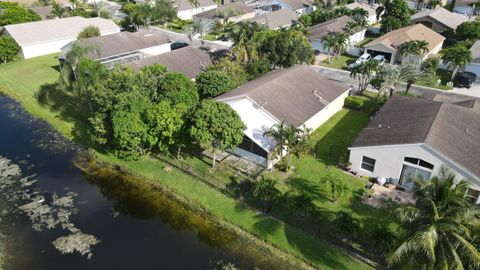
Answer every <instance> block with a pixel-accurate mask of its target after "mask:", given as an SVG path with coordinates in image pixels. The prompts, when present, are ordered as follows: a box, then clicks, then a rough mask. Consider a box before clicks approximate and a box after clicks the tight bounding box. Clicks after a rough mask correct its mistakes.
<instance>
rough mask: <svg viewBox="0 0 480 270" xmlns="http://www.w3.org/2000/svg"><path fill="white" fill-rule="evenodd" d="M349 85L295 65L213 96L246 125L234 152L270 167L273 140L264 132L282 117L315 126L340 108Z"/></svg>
mask: <svg viewBox="0 0 480 270" xmlns="http://www.w3.org/2000/svg"><path fill="white" fill-rule="evenodd" d="M348 93H349V89H348V87H347V86H346V85H344V84H341V83H339V82H335V81H332V80H329V79H327V78H326V77H324V76H322V75H321V74H320V73H318V72H316V71H315V70H314V69H313V68H312V67H311V66H308V65H297V66H294V67H292V68H288V69H281V70H275V71H272V72H269V73H267V74H266V75H264V76H262V77H260V78H257V79H255V80H252V81H249V82H247V83H246V84H244V85H242V86H240V87H238V88H236V89H234V90H232V91H230V92H228V93H225V94H223V95H221V96H219V97H217V98H216V100H217V101H220V102H224V103H226V104H228V105H229V106H230V107H232V108H233V109H234V110H235V111H236V112H237V113H238V114H239V115H240V118H241V119H242V121H243V122H244V123H245V125H246V127H247V128H246V130H245V131H244V139H243V142H242V143H241V144H240V145H239V146H238V147H237V149H235V151H234V153H235V154H237V155H239V156H242V157H245V158H247V159H250V160H252V161H254V162H257V163H259V164H262V165H263V166H265V167H267V168H271V167H272V166H273V165H274V164H275V162H276V161H278V160H277V159H275V157H274V155H273V154H272V152H273V150H274V148H275V146H276V145H277V143H276V141H275V140H274V139H273V138H271V137H267V136H264V133H265V132H266V131H268V130H270V129H271V128H272V127H274V126H275V125H276V124H279V123H281V122H282V121H285V123H286V124H288V125H291V126H293V127H296V128H303V127H306V128H309V129H311V130H315V129H316V128H318V127H319V126H320V125H322V124H323V123H324V122H325V121H327V120H328V119H329V118H330V117H332V116H333V115H334V114H335V113H337V112H338V111H339V110H341V109H342V107H343V103H344V100H345V98H346V97H347V96H348Z"/></svg>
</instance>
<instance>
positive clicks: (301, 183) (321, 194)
mask: <svg viewBox="0 0 480 270" xmlns="http://www.w3.org/2000/svg"><path fill="white" fill-rule="evenodd" d="M286 185H287V186H288V187H289V188H290V189H291V190H292V191H293V192H296V193H299V194H300V193H302V192H306V193H308V194H309V195H311V196H313V198H314V199H315V200H320V201H322V202H323V201H327V200H328V197H327V194H326V193H325V191H324V190H323V189H322V188H321V187H320V185H319V184H316V183H312V182H311V181H309V180H307V179H304V178H298V177H296V178H291V179H289V180H288V181H287V182H286Z"/></svg>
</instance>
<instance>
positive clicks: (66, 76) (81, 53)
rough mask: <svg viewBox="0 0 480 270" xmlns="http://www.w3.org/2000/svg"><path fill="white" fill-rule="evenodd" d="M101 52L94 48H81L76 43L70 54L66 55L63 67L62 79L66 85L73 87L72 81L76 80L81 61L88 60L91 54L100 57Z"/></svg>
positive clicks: (69, 51)
mask: <svg viewBox="0 0 480 270" xmlns="http://www.w3.org/2000/svg"><path fill="white" fill-rule="evenodd" d="M99 53H100V52H99V50H98V48H96V47H93V46H80V45H78V43H76V42H74V43H73V44H72V46H71V47H70V49H69V50H68V52H67V53H66V54H65V59H64V61H63V63H62V66H61V72H60V78H61V82H62V83H63V84H64V85H67V86H71V84H70V81H71V80H76V78H77V75H76V72H75V69H76V67H77V65H78V63H79V62H80V60H82V59H84V58H86V57H87V56H88V55H89V54H93V55H99Z"/></svg>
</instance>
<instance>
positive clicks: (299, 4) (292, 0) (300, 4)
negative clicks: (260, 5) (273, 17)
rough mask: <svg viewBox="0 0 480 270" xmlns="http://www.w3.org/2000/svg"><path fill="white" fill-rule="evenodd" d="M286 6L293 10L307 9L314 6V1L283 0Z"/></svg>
mask: <svg viewBox="0 0 480 270" xmlns="http://www.w3.org/2000/svg"><path fill="white" fill-rule="evenodd" d="M282 2H284V3H285V4H287V5H289V6H290V7H291V8H292V10H294V11H295V10H299V9H302V8H305V7H310V6H312V5H313V2H314V1H313V0H282Z"/></svg>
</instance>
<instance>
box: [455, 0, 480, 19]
mask: <svg viewBox="0 0 480 270" xmlns="http://www.w3.org/2000/svg"><path fill="white" fill-rule="evenodd" d="M477 3H478V1H477V0H457V1H455V7H454V8H453V12H456V13H460V14H463V15H467V16H472V15H479V14H480V5H478V4H477Z"/></svg>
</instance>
